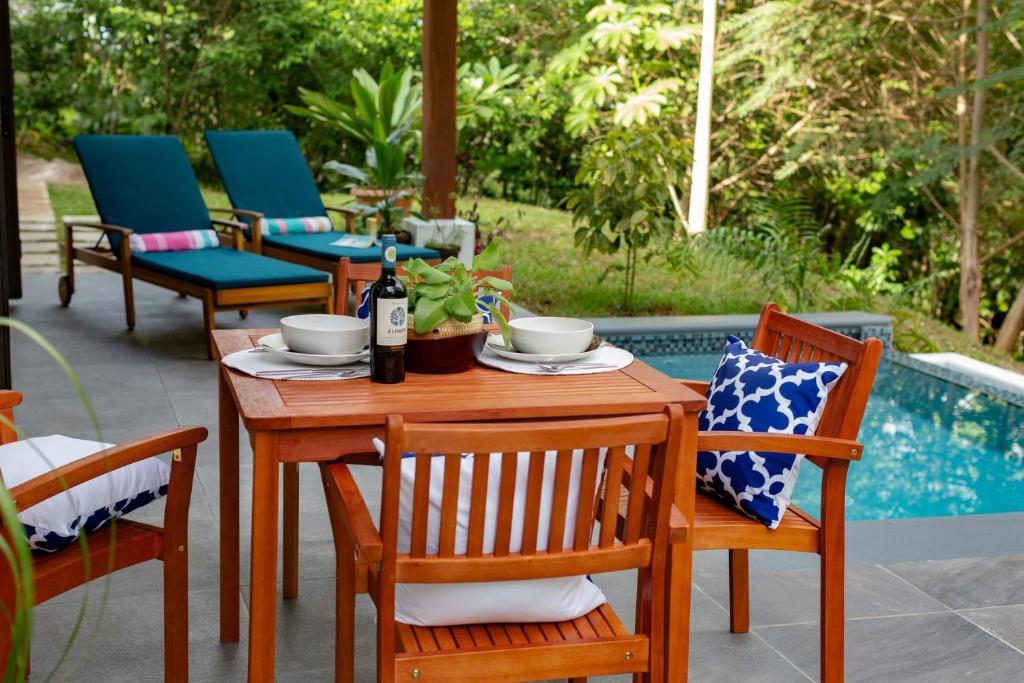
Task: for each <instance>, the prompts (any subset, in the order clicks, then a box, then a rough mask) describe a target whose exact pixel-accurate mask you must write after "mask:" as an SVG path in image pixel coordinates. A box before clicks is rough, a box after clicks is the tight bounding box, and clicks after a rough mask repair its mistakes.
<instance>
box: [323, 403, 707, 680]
mask: <svg viewBox="0 0 1024 683" xmlns="http://www.w3.org/2000/svg"><path fill="white" fill-rule="evenodd" d="M683 424H684V418H683V415H682V410H681V409H680V408H679V407H678V406H670V407H668V408H667V409H666V411H665V413H664V414H653V415H640V416H633V417H625V418H604V419H576V420H565V421H545V422H505V423H467V424H410V423H406V422H403V420H402V418H401V417H399V416H393V417H391V418H390V419H389V421H388V425H387V449H386V454H385V457H384V465H383V470H384V474H383V487H382V495H381V528H380V532H378V530H377V528H376V527H375V526H374V524H373V520H372V518H371V517H370V513H369V511H368V509H367V507H366V503H365V501H364V500H363V498H362V495H361V494H360V492H359V489H358V488H357V486H356V484H355V481H354V480H353V478H352V474H351V471H350V469H349V466H348V465H347V464H345V462H344V461H337V462H334V463H321V473H322V476H323V480H324V488H325V492H326V495H327V501H328V510H329V512H330V517H331V526H332V529H333V531H334V539H335V545H336V551H337V565H338V566H337V611H338V627H337V651H336V655H335V667H336V669H335V678H336V680H338V681H351V680H353V656H354V641H353V636H354V618H355V615H354V605H355V592H356V591H358V590H360V588H361V587H362V586H361V582H362V581H363V580H364V577H365V581H366V584H367V585H366V588H367V590H368V592H369V593H370V595H371V597H372V598H373V600H374V602H375V603H376V605H377V676H378V680H380V681H385V682H390V681H396V680H417V681H424V682H425V681H492V682H497V681H524V680H537V679H550V678H570V679H571V680H572V681H576V682H580V681H585V680H586V677H587V676H591V675H605V674H615V673H632V674H634V675H635V676H637V677H641V676H642V677H643V678H644V679H645V680H651V681H662V680H664V673H665V666H666V656H667V654H668V653H666V651H665V643H666V641H667V640H677V639H679V638H683V637H684V636H685V635H686V634H683V633H668V632H666V628H667V622H666V611H665V609H664V606H665V605H666V604H667V603H666V600H667V584H666V581H667V579H668V577H667V573H666V571H665V565H666V561H667V556H668V551H669V546H670V544H671V543H675V542H678V541H679V540H681V539H683V538H684V537H685V533H686V526H685V521H684V520H682V519H681V518H680V517H678V516H674V515H673V506H672V505H671V502H670V498H671V492H672V491H673V490H674V488H675V481H674V479H675V473H677V472H679V471H680V470H681V471H688V470H692V468H693V467H694V466H695V463H694V462H693V457H694V454H695V452H691V454H690V456H689V458H688V459H689V460H690V462H688V463H680V462H679V460H680V457H681V453H682V452H683V447H682V446H683V435H682V431H683ZM626 444H635V445H636V450H635V455H634V459H633V460H632V461H630V459H629V457H628V456H627V455H626V452H625V445H626ZM602 446H607V447H609V450H608V454H607V456H606V458H605V460H604V469H603V471H602V472H600V473H599V472H598V461H599V452H598V449H599V448H600V447H602ZM574 448H583V449H585V451H584V456H583V461H582V465H581V468H580V472H581V475H580V477H579V484H578V486H579V489H578V493H579V504H578V508H577V511H578V514H577V518H576V526H575V530H574V539H575V541H574V545H573V547H572V548H565V549H563V548H561V547H560V546H561V543H560V539H562V538H563V534H564V533H565V530H566V501H567V500H568V497H569V495H570V481H571V480H570V469H571V466H572V449H574ZM547 450H556V451H558V459H557V463H556V465H555V476H554V480H553V485H552V500H553V501H554V503H553V504H552V506H551V510H549V511H547V512H546V513H545V512H543V511H542V510H541V508H540V498H541V489H542V486H543V484H544V478H543V474H542V472H543V467H544V460H545V457H544V451H547ZM492 451H500V452H503V453H507V454H508V455H509V456H510V457H508V458H503V460H502V463H501V474H500V478H501V480H500V484H499V496H498V499H497V500H487V499H486V495H487V477H488V471H489V468H488V467H487V463H488V462H489V458H490V457H491V456H490V455H489V454H490V453H491V452H492ZM521 451H529V452H530V453H531V456H530V461H529V465H528V471H527V489H526V495H525V502H524V505H525V507H524V510H525V514H524V519H525V521H524V525H523V530H524V533H523V545H522V549H521V551H520V552H515V553H513V552H509V545H510V538H511V534H512V509H513V504H514V498H515V479H516V470H517V469H518V456H516V455H515V454H516V453H518V452H521ZM405 452H413V453H415V454H416V455H415V458H416V468H417V470H416V471H417V480H416V483H415V487H414V493H413V499H412V510H413V518H412V520H411V523H412V529H413V531H412V537H411V544H410V551H409V552H407V553H399V552H398V549H397V535H398V523H399V522H398V514H399V513H398V509H399V500H398V498H399V490H400V485H401V480H400V477H401V474H400V467H401V462H402V453H405ZM464 452H474V453H477V454H478V455H477V456H476V458H478V460H477V461H476V464H478V465H479V467H474V470H473V475H472V481H471V482H467V483H468V485H469V486H470V487H471V490H472V492H473V493H472V500H471V503H470V510H469V533H468V547H467V548H462V549H459V548H457V547H456V545H455V520H456V508H457V504H458V488H459V477H460V462H461V453H464ZM432 454H444V455H443V456H438V457H444V459H445V463H444V467H445V475H444V481H443V495H442V500H441V503H440V528H441V537H440V541H439V552H438V554H436V555H428V554H427V553H426V537H427V509H428V496H429V491H428V489H429V487H430V482H429V478H430V463H431V458H432V457H434V456H433V455H432ZM627 462H632V472H633V473H635V474H636V475H637V476H629V475H628V474H627V471H626V467H625V465H626V463H627ZM420 473H423V474H420ZM647 473H652V475H653V476H651V477H650V478H648V477H647V476H646V474H647ZM599 477H600V478H599ZM598 482H603V485H600V486H599V485H598ZM623 486H625V487H626V490H627V493H626V496H625V501H624V503H623V506H622V508H621V509H622V510H624V514H623V515H622V516H621V517H620V506H619V505H618V504H613V505H604V504H603V503H604V491H616V492H617V491H619V490H620V489H621V488H622V487H623ZM691 496H692V491H691ZM616 503H618V501H616ZM485 506H492V507H491V509H492V510H494V509H496V510H497V527H496V540H495V549H494V552H493V553H488V554H485V553H484V552H483V537H484V515H485ZM493 506H497V507H496V508H494V507H493ZM545 517H546V518H547V519H548V520H549V522H550V527H549V529H550V533H549V536H548V550H547V551H538V550H537V528H538V522H539V521H542V520H544V519H545ZM595 524H596V526H597V528H598V531H597V533H596V534H595V533H594V528H595ZM634 568H635V569H638V570H639V572H638V585H637V596H638V599H637V612H636V627H635V630H634V632H630V631H629V630H628V629H626V628H625V626H624V625H623V624H622V622H621V620H620V619H619V617H618V616H617V615H616V614H615V612H614V610H612V609H611V607H610V606H608V605H603V606H601V607H599V608H597V609H595V610H594V611H592V612H590V613H589V614H587V615H584V616H583V617H580V618H578V619H574V620H572V621H567V622H561V623H540V624H535V623H525V624H476V625H470V626H451V627H448V626H438V627H429V628H428V627H413V626H409V625H406V624H403V623H399V622H396V621H395V602H394V601H395V584H396V583H400V582H402V583H404V582H410V583H458V582H467V581H470V582H471V581H501V580H512V579H537V578H544V577H554V576H573V575H583V574H598V573H602V572H609V571H619V570H625V569H634ZM685 627H686V625H685V624H684V625H683V628H684V630H685Z"/></svg>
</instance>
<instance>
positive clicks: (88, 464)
mask: <svg viewBox="0 0 1024 683" xmlns="http://www.w3.org/2000/svg"><path fill="white" fill-rule="evenodd" d="M206 436H207V431H206V428H205V427H180V428H178V429H172V430H171V431H169V432H164V433H162V434H157V435H154V436H149V437H146V438H143V439H138V440H136V441H132V442H130V443H126V444H122V445H120V446H113V447H111V448H107V449H105V450H102V451H99V452H98V453H93V454H92V455H90V456H88V457H85V458H82V459H81V460H77V461H75V462H72V463H68V464H67V465H64V466H63V467H58V468H57V469H55V470H52V471H50V472H47V473H46V474H41V475H39V476H38V477H35V478H34V479H29V480H28V481H26V482H24V483H21V484H19V485H17V486H15V487H14V488H12V489H11V490H10V494H11V498H12V499H14V503H15V505H16V506H17V507H18V509H19V510H24V509H26V508H30V507H32V506H33V505H35V504H37V503H39V502H42V501H44V500H46V499H47V498H52V497H53V496H55V495H57V494H59V493H62V492H64V491H66V490H67V489H69V488H71V487H73V486H77V485H79V484H81V483H83V482H86V481H89V480H90V479H95V478H96V477H99V476H102V475H104V474H107V473H109V472H112V471H114V470H117V469H120V468H122V467H125V466H127V465H130V464H132V463H134V462H138V461H140V460H145V459H146V458H151V457H153V456H154V455H160V454H161V453H167V452H168V451H174V450H178V449H191V450H192V451H193V452H194V450H195V448H196V446H198V444H199V443H201V442H202V441H205V440H206ZM193 457H194V456H193ZM171 469H172V479H173V476H174V475H173V469H174V466H173V465H172V468H171Z"/></svg>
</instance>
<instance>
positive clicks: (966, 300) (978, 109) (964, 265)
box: [960, 0, 988, 339]
mask: <svg viewBox="0 0 1024 683" xmlns="http://www.w3.org/2000/svg"><path fill="white" fill-rule="evenodd" d="M987 21H988V0H978V3H977V7H976V13H975V28H976V29H977V33H976V36H977V37H976V39H975V54H974V81H975V83H979V82H980V81H982V80H983V79H984V78H985V77H986V76H987V75H988V33H987V32H986V31H985V29H984V26H985V24H986V22H987ZM984 122H985V89H984V88H981V87H978V88H976V89H975V91H974V106H973V107H972V108H971V148H972V150H973V151H972V152H971V155H970V157H969V158H968V160H967V181H966V185H967V187H966V188H964V189H966V196H965V197H964V198H963V206H962V208H961V212H962V217H961V221H960V321H961V325H962V327H963V330H964V332H966V333H967V335H968V336H969V337H971V339H977V338H978V331H979V311H978V309H979V306H980V300H981V267H980V266H979V264H978V214H979V213H980V206H981V150H979V149H978V146H979V144H980V143H981V135H982V131H983V126H984Z"/></svg>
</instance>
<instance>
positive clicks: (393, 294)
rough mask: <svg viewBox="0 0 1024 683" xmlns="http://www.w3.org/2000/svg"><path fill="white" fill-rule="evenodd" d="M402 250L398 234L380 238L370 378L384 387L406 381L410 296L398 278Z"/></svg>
mask: <svg viewBox="0 0 1024 683" xmlns="http://www.w3.org/2000/svg"><path fill="white" fill-rule="evenodd" d="M397 256H398V248H397V247H396V246H395V236H394V235H382V236H381V238H380V278H378V279H377V281H376V282H374V283H373V285H371V286H370V379H372V380H373V381H374V382H380V383H382V384H397V383H399V382H403V381H405V343H406V340H407V338H408V332H407V329H406V328H407V320H408V317H409V296H408V295H407V294H406V292H405V286H404V285H402V282H401V280H399V279H398V276H396V275H395V261H396V260H397Z"/></svg>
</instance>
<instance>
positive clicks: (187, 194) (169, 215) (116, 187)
mask: <svg viewBox="0 0 1024 683" xmlns="http://www.w3.org/2000/svg"><path fill="white" fill-rule="evenodd" d="M74 144H75V151H76V152H78V158H79V159H80V160H81V161H82V170H84V171H85V177H86V179H87V180H88V181H89V190H90V191H91V192H92V197H93V200H94V201H95V203H96V209H97V210H98V211H99V214H100V218H101V219H102V220H103V222H104V223H109V224H111V225H119V226H121V227H125V228H131V229H132V230H134V231H135V232H138V233H151V232H179V231H182V230H207V229H209V228H210V227H211V226H210V213H209V212H208V211H207V210H206V204H205V203H204V202H203V196H202V194H200V192H199V181H197V180H196V175H195V173H194V172H193V171H192V164H191V163H190V162H189V159H188V154H186V153H185V148H184V147H183V146H182V144H181V141H180V140H178V138H176V137H173V136H170V135H79V136H77V137H75V140H74ZM109 237H110V243H111V246H113V247H114V250H115V252H116V251H117V248H118V245H119V244H120V238H119V236H118V235H116V234H110V235H109Z"/></svg>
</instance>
